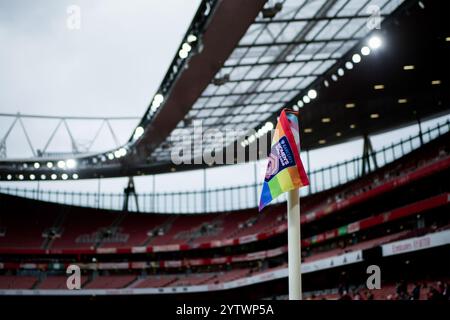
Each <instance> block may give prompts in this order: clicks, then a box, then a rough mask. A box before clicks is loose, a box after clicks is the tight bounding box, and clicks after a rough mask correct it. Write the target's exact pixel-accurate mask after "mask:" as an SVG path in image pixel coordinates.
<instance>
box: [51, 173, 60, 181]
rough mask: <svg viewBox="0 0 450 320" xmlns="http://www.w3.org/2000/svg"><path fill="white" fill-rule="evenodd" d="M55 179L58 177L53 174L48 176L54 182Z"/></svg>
mask: <svg viewBox="0 0 450 320" xmlns="http://www.w3.org/2000/svg"><path fill="white" fill-rule="evenodd" d="M57 177H58V176H57V175H56V174H54V173H53V174H52V175H51V176H50V178H52V180H56V178H57Z"/></svg>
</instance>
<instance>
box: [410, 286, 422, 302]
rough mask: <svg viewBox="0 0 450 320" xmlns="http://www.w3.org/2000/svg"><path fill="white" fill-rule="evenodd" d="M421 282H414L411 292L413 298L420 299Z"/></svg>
mask: <svg viewBox="0 0 450 320" xmlns="http://www.w3.org/2000/svg"><path fill="white" fill-rule="evenodd" d="M420 288H421V286H420V283H418V282H415V283H414V289H413V290H412V292H411V299H412V300H419V299H420Z"/></svg>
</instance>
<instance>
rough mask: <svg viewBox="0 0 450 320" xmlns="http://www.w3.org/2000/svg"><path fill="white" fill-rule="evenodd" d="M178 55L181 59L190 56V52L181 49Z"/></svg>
mask: <svg viewBox="0 0 450 320" xmlns="http://www.w3.org/2000/svg"><path fill="white" fill-rule="evenodd" d="M178 56H179V57H180V58H181V59H186V58H187V56H188V52H187V51H186V50H183V49H181V50H180V51H178Z"/></svg>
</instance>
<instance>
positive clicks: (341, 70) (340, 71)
mask: <svg viewBox="0 0 450 320" xmlns="http://www.w3.org/2000/svg"><path fill="white" fill-rule="evenodd" d="M337 74H338V75H339V76H340V77H342V76H343V75H344V69H342V68H339V69H338V71H337Z"/></svg>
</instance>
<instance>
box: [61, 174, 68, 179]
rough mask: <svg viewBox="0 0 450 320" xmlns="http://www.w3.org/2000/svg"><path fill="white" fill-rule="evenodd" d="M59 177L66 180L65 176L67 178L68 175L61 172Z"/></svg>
mask: <svg viewBox="0 0 450 320" xmlns="http://www.w3.org/2000/svg"><path fill="white" fill-rule="evenodd" d="M61 178H62V179H63V180H67V178H69V176H68V175H67V173H63V174H62V175H61Z"/></svg>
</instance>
